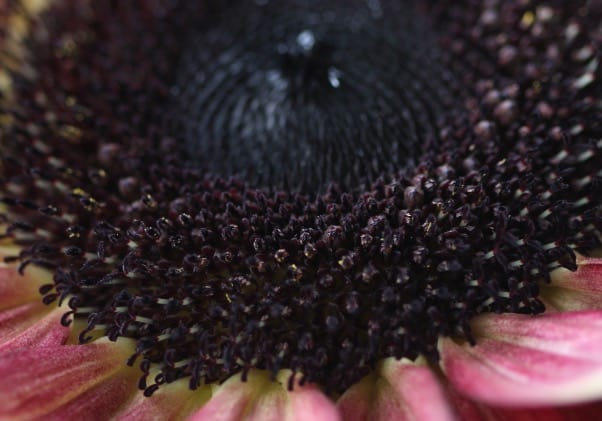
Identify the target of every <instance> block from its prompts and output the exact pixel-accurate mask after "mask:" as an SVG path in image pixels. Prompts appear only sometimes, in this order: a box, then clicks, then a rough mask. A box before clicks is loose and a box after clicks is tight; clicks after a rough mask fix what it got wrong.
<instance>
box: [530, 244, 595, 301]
mask: <svg viewBox="0 0 602 421" xmlns="http://www.w3.org/2000/svg"><path fill="white" fill-rule="evenodd" d="M551 278H552V282H551V284H550V285H545V286H544V287H543V288H542V291H541V296H542V297H541V298H542V300H543V301H544V302H545V304H546V306H547V307H548V308H552V309H555V310H557V311H579V310H602V259H597V258H593V257H584V256H579V255H578V256H577V270H576V271H575V272H571V271H570V270H568V269H564V268H560V269H557V270H555V271H553V272H552V274H551Z"/></svg>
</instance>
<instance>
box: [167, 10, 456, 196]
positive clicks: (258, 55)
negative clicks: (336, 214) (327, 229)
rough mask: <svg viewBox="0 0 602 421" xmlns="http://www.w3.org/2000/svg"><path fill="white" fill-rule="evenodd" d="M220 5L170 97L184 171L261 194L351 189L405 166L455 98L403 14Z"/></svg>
mask: <svg viewBox="0 0 602 421" xmlns="http://www.w3.org/2000/svg"><path fill="white" fill-rule="evenodd" d="M390 3H392V2H387V3H385V4H382V5H381V4H380V2H365V1H352V2H349V1H346V2H343V1H335V2H319V1H315V2H309V3H308V2H298V1H289V2H265V3H262V4H261V5H256V4H254V3H249V2H245V3H243V4H242V5H241V4H236V5H230V6H229V7H225V6H222V7H221V8H219V9H223V10H220V12H221V14H220V13H217V16H214V15H211V16H210V17H208V18H207V19H206V20H207V23H206V24H203V25H200V27H196V26H195V27H194V28H193V30H192V31H191V34H190V35H189V36H187V39H188V41H187V44H186V47H185V49H184V52H183V57H182V60H181V64H180V66H179V69H180V70H179V72H178V82H177V84H176V87H175V88H174V89H173V98H174V99H173V101H174V103H175V107H176V109H177V110H179V113H180V114H179V115H180V116H181V117H180V121H179V123H180V130H181V131H182V132H183V133H184V138H185V139H186V144H187V151H188V153H189V156H190V160H192V161H193V162H194V165H197V166H200V167H201V168H203V169H206V170H207V171H210V172H214V173H218V174H222V175H238V176H243V177H244V178H245V179H246V180H247V181H248V182H250V183H251V184H253V185H256V186H261V187H281V188H283V187H287V188H288V189H292V190H299V189H300V190H302V191H305V192H315V191H316V190H320V189H323V188H324V187H325V186H326V185H328V184H329V183H332V182H337V183H339V184H340V185H342V186H344V187H346V188H348V189H350V188H357V187H358V186H359V184H360V182H366V181H374V180H375V179H376V178H378V177H379V176H381V175H382V174H383V173H394V172H397V171H399V170H400V169H403V168H404V167H405V166H407V165H408V164H412V163H414V162H413V161H414V158H416V155H417V153H418V152H419V150H420V145H421V144H424V143H425V142H426V141H427V140H430V141H432V140H433V139H434V138H435V136H436V129H437V128H436V119H437V117H438V116H441V115H442V114H443V110H445V109H446V107H447V108H449V107H450V106H451V105H452V104H453V103H454V101H453V98H454V95H455V94H457V92H452V90H453V89H456V91H460V89H459V84H458V83H457V82H456V81H455V80H454V77H453V76H452V73H451V71H450V70H448V69H445V68H444V67H443V66H442V65H441V63H440V62H439V55H440V54H439V53H438V47H437V45H436V41H435V40H434V39H433V36H432V34H431V33H430V32H429V31H428V25H427V23H426V21H425V20H424V17H422V16H417V14H416V12H415V11H414V10H413V6H412V5H411V3H407V2H405V3H404V2H399V3H395V4H390Z"/></svg>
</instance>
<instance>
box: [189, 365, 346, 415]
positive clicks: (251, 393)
mask: <svg viewBox="0 0 602 421" xmlns="http://www.w3.org/2000/svg"><path fill="white" fill-rule="evenodd" d="M280 377H281V380H280V381H272V380H271V379H270V375H269V374H268V373H266V372H263V371H259V370H252V371H251V372H250V373H249V376H248V379H247V381H246V382H242V381H241V379H240V377H239V376H234V377H231V378H230V379H229V380H227V381H226V382H225V383H224V384H223V385H222V386H220V387H219V388H218V389H217V391H216V392H215V395H214V396H213V397H212V398H211V400H210V401H209V402H208V403H207V404H206V405H205V406H204V407H202V408H201V410H200V411H198V412H197V413H196V414H194V415H193V416H192V418H191V420H193V421H205V420H207V421H209V420H211V421H235V420H257V421H302V420H312V421H337V420H339V419H340V417H339V414H338V411H337V409H336V407H335V406H334V404H333V403H332V402H331V401H330V399H328V398H327V397H326V396H325V395H324V394H323V393H322V392H321V391H320V390H319V389H318V388H316V387H315V386H314V385H307V384H306V385H303V386H300V385H299V384H297V385H296V386H295V388H294V390H293V391H288V390H287V379H286V377H288V374H286V375H281V376H280Z"/></svg>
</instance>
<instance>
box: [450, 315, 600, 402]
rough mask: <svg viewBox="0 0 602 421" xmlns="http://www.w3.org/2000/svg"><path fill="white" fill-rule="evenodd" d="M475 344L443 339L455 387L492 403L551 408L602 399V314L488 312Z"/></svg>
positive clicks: (476, 327) (478, 321)
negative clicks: (552, 406) (472, 345)
mask: <svg viewBox="0 0 602 421" xmlns="http://www.w3.org/2000/svg"><path fill="white" fill-rule="evenodd" d="M474 331H475V335H476V340H477V345H476V346H474V347H471V346H470V345H469V344H466V343H456V342H454V341H453V340H452V339H449V338H445V339H442V340H441V343H440V351H441V364H442V367H443V370H444V371H445V373H446V375H447V377H448V378H449V380H450V381H451V383H452V384H453V385H454V387H455V388H456V389H458V390H459V391H460V392H462V393H464V394H465V395H467V396H469V397H471V398H473V399H476V400H480V401H483V402H487V403H489V404H491V405H504V406H505V405H511V406H529V407H534V406H550V405H562V404H574V403H578V402H584V401H588V400H594V399H599V398H601V397H602V352H600V351H601V350H602V312H598V311H590V312H579V313H551V314H544V315H539V316H526V315H519V314H503V315H486V316H481V317H479V318H478V319H476V320H475V323H474Z"/></svg>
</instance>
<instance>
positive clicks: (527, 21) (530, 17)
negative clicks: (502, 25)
mask: <svg viewBox="0 0 602 421" xmlns="http://www.w3.org/2000/svg"><path fill="white" fill-rule="evenodd" d="M534 21H535V14H534V13H533V12H532V11H528V12H525V14H524V15H523V17H522V18H521V20H520V25H521V27H523V28H528V27H530V26H531V25H533V22H534Z"/></svg>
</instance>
